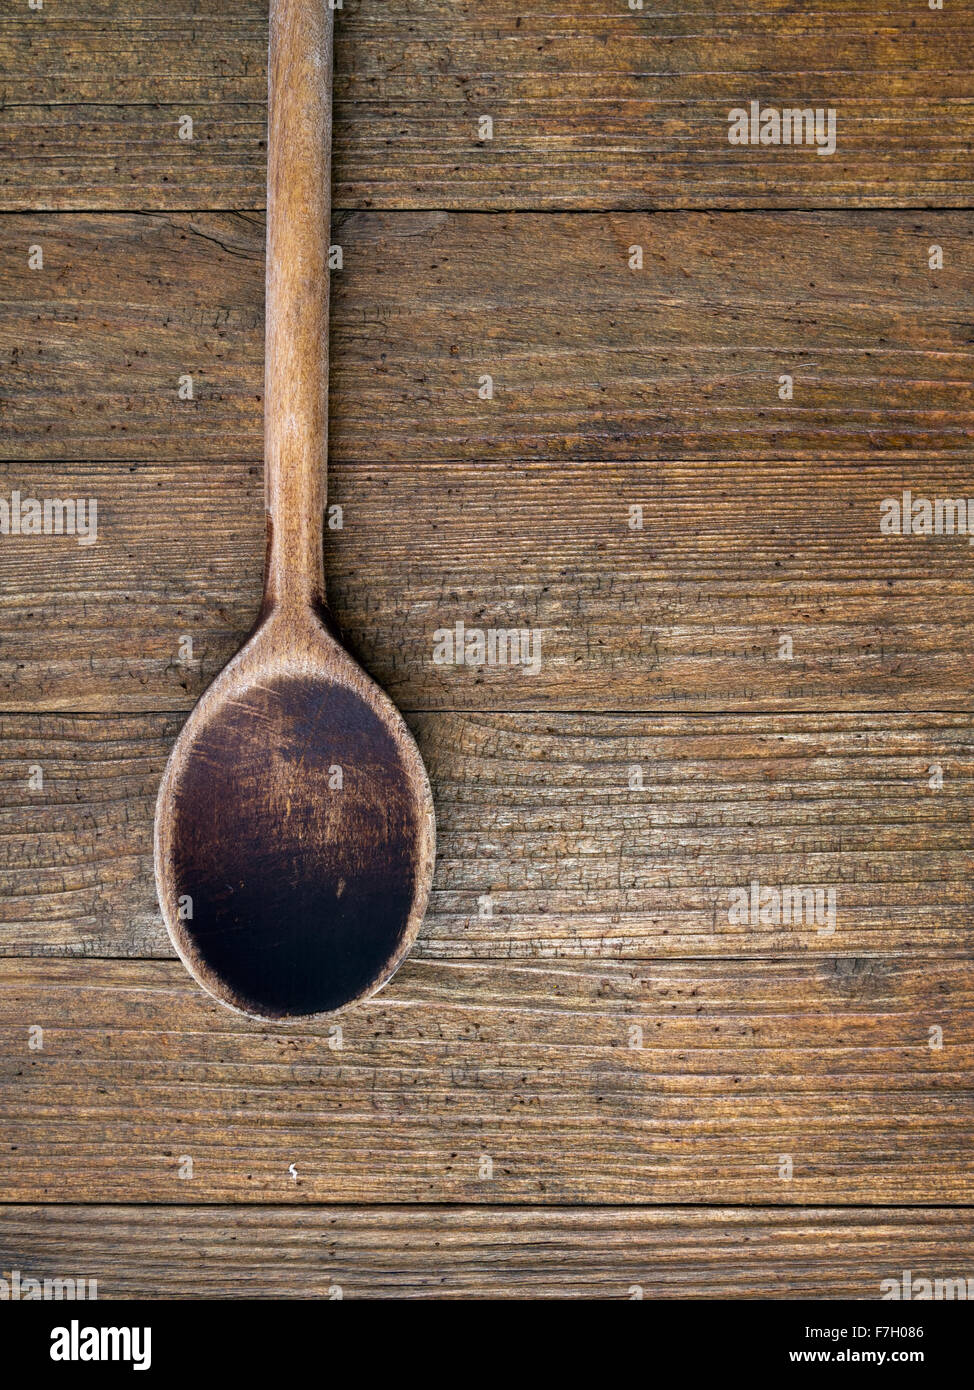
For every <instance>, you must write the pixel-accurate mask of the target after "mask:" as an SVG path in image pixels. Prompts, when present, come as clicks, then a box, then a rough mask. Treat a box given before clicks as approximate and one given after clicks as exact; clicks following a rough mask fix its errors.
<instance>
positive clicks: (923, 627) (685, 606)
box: [0, 457, 974, 711]
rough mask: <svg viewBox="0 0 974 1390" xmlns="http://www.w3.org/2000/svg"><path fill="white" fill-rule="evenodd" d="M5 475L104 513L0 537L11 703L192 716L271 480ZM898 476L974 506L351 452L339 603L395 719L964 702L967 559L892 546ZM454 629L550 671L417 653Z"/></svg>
mask: <svg viewBox="0 0 974 1390" xmlns="http://www.w3.org/2000/svg"><path fill="white" fill-rule="evenodd" d="M0 474H2V475H3V477H4V478H5V480H6V484H7V486H6V488H4V487H2V486H0V493H3V494H4V495H6V496H9V495H10V493H11V492H12V491H13V489H14V488H17V489H19V490H20V491H21V492H22V494H23V496H25V497H27V496H32V497H41V498H45V497H60V498H63V497H65V496H68V497H74V498H79V497H80V498H90V497H94V498H96V499H97V502H98V540H97V543H96V544H95V545H93V546H84V545H79V544H78V542H77V537H75V536H70V535H62V536H57V535H52V536H37V537H34V536H19V537H11V536H4V537H0V709H5V710H42V709H48V710H52V709H63V710H71V711H82V710H105V711H115V710H167V711H168V710H172V711H175V710H180V709H182V710H185V709H188V708H189V707H190V705H191V704H192V703H193V702H194V701H195V700H196V699H197V698H198V697H199V695H200V694H201V693H202V691H203V690H204V689H205V687H206V686H207V684H208V683H209V682H210V681H211V680H212V679H213V677H214V676H215V675H216V673H217V671H218V670H219V669H220V668H221V667H222V666H223V664H224V663H225V662H226V661H227V660H229V658H230V657H231V656H232V654H233V652H234V651H235V650H237V648H238V647H239V646H240V644H241V642H242V640H243V639H244V637H245V635H246V634H247V633H248V632H249V631H250V629H251V627H252V625H253V623H254V620H255V618H256V616H257V613H258V609H259V606H260V585H261V574H262V571H263V562H264V535H263V500H262V485H261V470H260V466H259V465H258V464H256V463H244V462H237V463H225V464H221V465H220V467H219V468H218V469H217V470H214V469H213V467H211V466H206V465H199V464H190V463H181V464H178V465H153V464H120V463H108V464H105V463H102V464H81V465H69V464H57V463H54V464H43V463H41V464H33V463H27V464H10V465H5V466H2V467H0ZM905 486H909V487H912V489H913V491H914V493H915V495H916V496H926V497H942V496H950V497H956V496H959V497H964V496H970V497H972V498H974V461H971V462H964V461H960V460H956V459H955V460H950V461H947V460H945V459H940V460H928V459H924V460H919V459H913V460H911V461H909V462H903V461H899V460H897V459H895V458H889V457H887V458H882V459H873V458H862V459H859V460H850V461H849V463H848V464H828V463H823V462H821V461H816V460H814V459H802V460H799V461H797V462H794V463H789V464H778V463H751V464H747V465H737V464H733V463H730V464H728V463H710V462H701V461H699V460H698V461H689V462H685V463H659V462H656V463H642V464H640V463H636V464H632V465H622V464H610V463H606V464H601V465H598V466H593V465H588V464H569V463H551V464H543V465H529V466H515V465H507V466H505V467H504V468H491V467H490V466H489V465H485V464H478V463H473V462H471V463H454V464H450V463H435V464H419V463H413V464H410V465H409V466H408V467H402V466H400V465H399V464H397V463H395V462H392V463H387V464H382V465H370V466H367V467H366V466H362V467H358V466H355V465H351V464H343V465H339V466H337V467H336V468H334V469H333V470H332V475H331V484H330V500H331V502H332V503H333V504H336V505H339V506H341V507H342V520H343V527H342V529H341V530H331V529H329V530H327V531H326V533H325V557H326V575H327V584H328V591H329V595H330V599H331V604H332V609H333V612H334V614H335V616H336V618H337V620H338V622H339V623H340V625H341V627H342V628H343V630H344V632H345V634H346V638H347V641H348V643H349V645H350V647H351V649H352V650H353V651H354V652H355V653H356V655H357V656H358V657H359V658H360V659H361V660H362V662H363V663H364V665H365V666H366V669H367V670H368V671H369V672H370V673H371V674H372V675H373V676H374V678H375V679H376V680H378V681H379V683H380V684H381V685H382V686H383V687H384V688H385V689H387V690H388V691H389V692H390V694H391V695H392V696H393V698H394V699H395V700H396V701H397V702H398V703H399V704H400V705H403V706H404V707H405V708H407V709H411V710H422V709H437V708H440V709H472V710H475V709H485V708H494V709H529V710H530V709H535V710H545V709H549V710H572V709H575V710H579V709H581V710H586V709H587V710H598V709H617V710H624V709H629V710H658V711H666V710H707V709H712V710H719V709H722V708H724V709H736V710H747V709H751V710H757V709H762V708H763V709H784V708H788V709H802V708H804V709H809V710H820V709H843V708H845V709H850V710H863V709H881V708H885V709H899V710H908V709H911V708H914V709H915V708H924V707H926V708H934V709H957V710H961V711H965V710H968V709H970V706H971V698H972V692H974V661H972V657H971V650H970V646H971V643H970V635H971V632H972V630H974V569H972V561H971V556H972V553H974V552H972V551H971V548H970V546H969V545H968V544H967V538H966V537H964V536H943V537H917V536H895V537H890V536H885V535H882V534H881V533H880V529H879V519H880V503H881V501H882V499H883V498H885V497H889V496H893V497H899V496H900V495H901V492H902V489H903V488H904V487H905ZM633 505H639V506H641V507H642V508H643V529H642V530H641V531H633V530H632V529H630V525H629V521H630V507H631V506H633ZM458 622H462V623H463V624H464V626H465V629H480V630H484V629H490V628H493V629H499V630H509V629H517V630H519V631H520V630H524V631H527V632H529V633H534V634H537V635H536V636H533V637H531V639H530V640H531V643H532V644H533V643H535V642H537V643H540V667H539V668H537V669H533V668H530V669H529V667H526V666H524V665H517V666H512V665H500V664H494V665H490V664H484V665H480V666H468V665H465V664H459V665H458V664H456V663H455V662H453V663H449V662H445V661H438V660H434V656H442V655H443V652H442V651H441V650H438V649H437V642H438V639H436V637H435V634H436V633H437V632H439V631H442V630H444V629H452V630H455V627H456V624H457V623H458ZM783 636H785V637H790V638H791V642H792V647H791V656H790V657H788V656H787V651H788V649H787V647H782V644H781V639H782V637H783ZM187 639H189V640H190V641H191V643H192V647H191V649H190V648H189V647H187V645H186V643H187ZM535 651H536V648H535V646H534V645H532V646H531V652H535ZM782 652H784V653H785V655H784V656H782ZM529 656H530V653H529Z"/></svg>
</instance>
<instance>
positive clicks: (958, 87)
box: [0, 0, 974, 209]
mask: <svg viewBox="0 0 974 1390" xmlns="http://www.w3.org/2000/svg"><path fill="white" fill-rule="evenodd" d="M266 21H267V7H266V4H265V3H259V0H244V3H241V0H200V2H199V3H192V4H190V3H186V2H185V0H183V2H182V3H177V4H163V3H162V2H161V0H133V3H131V4H128V5H126V9H125V14H124V15H121V16H120V15H119V14H118V13H117V10H116V8H115V6H114V5H112V4H111V3H110V2H109V0H79V3H75V4H73V5H72V6H71V7H70V9H69V10H62V9H61V8H60V7H57V6H54V5H48V6H46V7H45V9H44V10H43V11H42V12H37V13H32V12H30V11H28V10H27V8H26V5H20V4H18V3H16V0H4V5H3V9H2V11H0V71H2V72H3V73H4V92H3V95H4V108H3V112H2V125H0V139H2V142H3V145H4V158H3V177H2V180H0V191H2V194H3V199H4V204H5V206H6V207H8V208H17V209H19V208H23V207H24V206H34V207H47V208H132V207H156V208H158V207H168V208H180V207H182V208H186V207H219V208H226V207H234V208H254V207H260V206H262V200H263V196H264V177H263V165H264V144H263V142H264V128H265V113H264V99H265V85H264V62H265V55H266ZM337 32H338V38H337V49H336V54H337V77H336V188H335V193H336V203H337V204H338V206H342V207H388V208H410V207H413V208H416V207H426V208H429V207H433V208H439V207H454V208H457V207H460V208H462V207H470V206H478V207H483V208H518V207H520V208H606V207H628V208H633V207H635V208H640V207H656V206H684V207H701V206H722V207H735V206H738V207H740V206H745V207H746V206H755V207H757V206H761V207H782V206H809V205H818V206H835V205H843V204H848V203H849V202H850V201H855V202H857V203H859V204H860V205H863V206H896V205H900V206H924V205H927V206H929V205H941V206H944V205H952V206H958V205H963V204H964V203H969V202H970V198H971V166H970V159H969V149H970V143H971V139H972V129H974V127H972V114H971V107H970V96H971V81H970V71H971V62H972V54H974V23H972V17H971V13H970V10H969V7H967V6H965V5H962V4H958V5H955V4H952V3H948V4H947V5H946V6H945V7H944V9H943V10H942V11H938V12H932V11H930V10H929V8H928V7H927V6H926V5H923V6H918V5H917V6H908V5H902V6H893V7H891V6H890V5H889V4H887V3H885V0H858V3H857V4H856V5H854V6H849V5H847V4H844V3H842V0H814V3H811V4H803V5H801V6H800V7H796V6H795V5H793V4H792V3H789V0H771V2H770V3H766V4H764V5H762V6H761V8H760V9H759V10H756V9H755V8H754V7H753V5H751V4H749V3H747V2H746V0H724V3H722V4H721V5H720V7H719V8H715V7H714V6H712V5H710V4H708V3H707V0H693V2H692V3H684V4H681V5H679V6H675V5H671V6H663V7H661V6H659V5H654V4H650V3H649V0H647V3H646V6H645V8H644V10H642V11H641V12H640V11H631V10H629V9H628V8H627V7H626V6H625V5H624V4H622V3H616V4H611V5H609V4H606V3H605V0H573V3H572V6H571V8H570V10H569V9H568V8H567V7H563V9H562V11H557V10H555V11H553V10H552V9H551V8H550V7H549V8H544V7H542V8H541V9H540V10H537V11H534V12H532V10H531V9H530V7H528V8H526V7H524V6H522V5H520V4H518V3H515V0H477V3H475V4H474V3H465V4H453V3H449V0H411V3H410V4H409V5H408V6H405V7H404V6H401V5H400V6H397V7H393V6H390V5H381V4H378V5H377V4H373V3H369V0H345V3H344V5H343V9H342V11H341V13H340V14H339V16H338V30H337ZM751 98H754V99H758V100H761V101H763V102H765V103H768V104H772V105H777V106H788V105H799V106H832V107H834V108H835V109H836V111H837V112H838V144H837V150H836V153H835V154H834V155H832V156H831V157H828V158H820V157H818V156H817V155H816V154H815V151H814V150H812V149H808V148H791V149H789V148H778V149H774V150H770V149H758V150H748V149H745V150H742V149H735V148H734V147H732V146H730V145H729V144H728V141H727V113H728V111H729V110H730V109H732V108H734V107H737V106H741V105H746V104H747V102H748V100H749V99H751ZM184 113H189V114H191V115H192V116H193V118H194V138H193V140H192V141H181V140H180V139H178V137H177V128H178V122H179V118H180V116H181V115H182V114H184ZM482 115H490V116H492V118H493V120H494V133H493V139H491V140H486V139H483V138H481V135H480V131H479V128H478V119H479V117H480V116H482Z"/></svg>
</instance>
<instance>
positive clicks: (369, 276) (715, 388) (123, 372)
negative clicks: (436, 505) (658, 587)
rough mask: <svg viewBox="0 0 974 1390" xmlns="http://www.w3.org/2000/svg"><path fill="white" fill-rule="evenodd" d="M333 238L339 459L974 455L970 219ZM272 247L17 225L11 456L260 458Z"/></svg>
mask: <svg viewBox="0 0 974 1390" xmlns="http://www.w3.org/2000/svg"><path fill="white" fill-rule="evenodd" d="M820 162H821V161H820ZM332 234H333V237H334V238H335V239H336V244H341V245H342V248H343V256H344V269H343V270H342V271H341V272H337V271H336V272H335V273H334V274H333V276H332V297H333V303H332V320H333V323H332V341H331V350H332V382H331V387H332V401H333V407H332V421H331V458H332V459H333V460H336V461H339V462H342V461H348V460H355V461H369V462H392V461H396V462H399V463H401V464H406V463H416V462H419V461H428V460H431V459H443V460H475V459H476V460H478V461H482V462H484V463H491V464H496V463H499V462H502V461H510V460H535V459H537V460H544V459H553V458H565V459H570V460H574V461H578V460H582V459H591V460H593V461H597V460H605V459H617V460H623V461H632V460H635V459H652V458H686V457H706V458H712V459H726V458H732V459H740V458H749V459H751V458H754V459H759V458H763V459H769V458H776V459H782V460H790V459H794V458H802V457H806V456H812V457H817V458H842V457H849V456H850V455H855V454H864V453H876V452H882V451H886V452H891V451H896V452H906V453H914V454H919V455H921V456H923V455H927V454H929V453H931V452H935V451H946V452H950V453H952V454H957V455H959V456H962V457H963V458H965V459H967V460H969V459H970V456H971V455H970V437H971V433H972V430H974V409H972V405H974V392H972V386H971V370H970V363H971V345H970V319H971V315H972V312H974V215H972V214H971V213H969V212H937V213H932V212H925V213H903V212H899V213H874V214H864V213H861V212H851V213H850V212H835V213H805V214H802V213H775V214H747V213H740V214H737V213H725V214H719V213H709V214H704V213H658V214H655V215H651V216H650V215H636V214H618V215H614V216H599V215H589V214H583V215H577V216H552V215H547V216H531V215H523V216H508V215H498V216H491V215H484V214H476V213H471V214H461V215H447V214H446V213H413V214H397V215H390V214H355V215H349V216H346V217H344V218H342V219H339V220H338V221H337V222H336V225H335V227H334V228H333V233H332ZM935 244H936V245H940V246H942V247H943V250H944V257H945V260H944V268H943V269H942V270H940V271H932V270H931V269H930V268H929V266H928V252H929V248H930V247H931V246H932V245H935ZM30 246H41V247H42V248H43V252H44V268H43V269H42V270H35V271H30V270H28V269H27V254H28V248H29V247H30ZM632 246H641V247H642V249H643V269H642V270H632V269H630V265H629V256H630V247H632ZM263 253H264V243H263V224H262V221H261V219H260V218H259V217H258V216H256V215H248V216H241V215H237V214H202V213H200V214H186V215H172V216H166V215H163V214H147V215H125V216H114V217H106V216H88V215H85V216H72V217H64V216H56V215H47V216H45V215H23V216H11V217H5V218H3V219H0V360H2V361H3V363H4V380H3V386H2V391H0V421H2V424H3V446H2V452H3V456H4V457H5V458H6V459H9V460H22V459H26V458H35V459H42V458H45V459H53V458H62V459H76V460H81V459H85V460H91V461H93V462H94V461H99V460H103V459H109V458H112V459H119V460H123V461H132V460H136V459H142V460H149V461H174V460H177V459H178V460H186V461H197V462H198V461H201V460H204V459H239V458H241V457H244V458H256V457H258V456H259V455H260V452H261V438H262V428H261V420H262V411H263V390H262V381H263V334H262V318H261V302H262V279H263ZM187 374H188V375H191V376H192V377H193V390H194V398H193V400H191V401H190V400H180V399H179V397H178V388H179V381H180V377H182V376H184V375H187ZM783 374H784V375H790V376H792V378H793V381H794V396H793V398H792V399H791V400H787V401H782V400H781V399H780V398H779V395H778V391H779V377H780V376H781V375H783ZM484 375H490V376H491V377H492V378H493V383H494V385H493V389H494V396H493V399H492V400H483V399H481V398H480V394H479V392H480V386H479V383H480V382H481V379H482V377H483V376H484Z"/></svg>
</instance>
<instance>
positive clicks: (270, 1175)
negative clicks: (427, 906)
mask: <svg viewBox="0 0 974 1390" xmlns="http://www.w3.org/2000/svg"><path fill="white" fill-rule="evenodd" d="M972 1003H974V972H972V968H971V963H970V959H969V957H967V958H965V959H956V960H943V961H939V962H933V961H929V960H922V961H910V960H907V959H898V958H894V957H891V956H887V957H885V958H878V957H872V958H859V959H847V958H846V959H841V958H822V959H805V960H795V959H791V960H784V959H779V960H760V961H741V960H732V961H696V962H690V961H674V962H665V961H655V962H653V963H651V964H649V963H646V964H636V963H621V962H609V961H606V960H603V961H600V962H590V963H583V962H575V963H571V964H568V963H565V962H560V963H558V964H521V965H516V964H513V963H510V964H509V963H504V962H486V961H485V962H468V963H460V962H457V961H452V962H435V961H421V960H417V959H416V958H415V957H411V958H410V959H409V960H408V961H407V962H406V964H405V965H404V966H403V968H402V969H401V970H400V971H399V973H398V974H397V975H396V976H395V978H394V980H393V981H392V982H391V983H390V985H389V986H388V987H387V989H386V990H385V991H383V993H382V994H380V995H377V996H376V997H375V998H374V999H372V1000H370V1001H368V1002H366V1003H363V1004H360V1005H358V1006H356V1007H355V1008H353V1009H351V1010H349V1011H348V1013H347V1014H346V1015H345V1016H344V1018H343V1019H342V1021H341V1038H340V1041H341V1047H340V1048H339V1047H338V1046H337V1043H338V1041H339V1038H338V1037H337V1036H336V1035H335V1034H334V1033H329V1027H333V1026H334V1025H333V1024H332V1025H329V1024H328V1023H327V1022H324V1023H319V1024H314V1023H311V1022H302V1023H300V1024H296V1025H293V1026H291V1027H290V1028H277V1029H268V1028H266V1027H263V1026H260V1025H257V1024H251V1023H248V1022H247V1021H246V1020H243V1019H240V1018H238V1017H236V1016H235V1015H232V1014H230V1013H228V1012H227V1010H225V1009H223V1008H221V1006H220V1005H218V1004H216V1003H214V1002H213V1001H212V1000H210V999H208V998H207V997H206V996H205V995H204V994H203V993H202V992H201V991H200V990H199V988H198V987H197V986H196V985H195V983H194V982H193V981H192V980H191V979H190V978H189V977H188V976H187V974H186V972H185V970H184V969H183V967H182V965H180V964H179V963H178V962H168V961H156V962H149V961H107V960H102V961H95V960H86V961H53V960H48V961H29V960H7V961H4V962H3V964H2V967H0V1042H2V1048H0V1077H2V1087H0V1132H2V1134H3V1141H2V1143H0V1195H2V1196H3V1198H4V1199H5V1200H7V1201H26V1202H46V1201H94V1202H110V1201H127V1200H130V1199H131V1197H132V1195H133V1194H137V1196H138V1200H139V1201H141V1202H173V1203H178V1204H181V1203H186V1202H204V1201H261V1200H267V1201H276V1202H296V1201H297V1202H304V1201H307V1202H331V1201H343V1202H397V1203H398V1202H417V1201H449V1202H475V1203H486V1204H492V1203H498V1202H535V1203H540V1204H550V1203H596V1204H598V1203H630V1202H645V1203H649V1202H652V1203H660V1202H664V1203H670V1202H694V1203H704V1204H707V1205H717V1206H719V1205H721V1204H722V1203H734V1204H738V1203H749V1204H756V1205H762V1204H770V1205H781V1204H788V1205H793V1204H803V1203H816V1204H833V1205H842V1204H847V1203H852V1204H869V1205H872V1204H891V1205H903V1204H915V1203H921V1204H929V1205H951V1204H955V1203H960V1204H963V1203H968V1204H969V1203H970V1202H971V1198H972V1195H974V1194H972V1185H971V1171H970V1150H971V1144H972V1142H974V1117H972V1113H971V1107H970V1105H969V1098H970V1088H971V1063H972V1061H974V1030H972V1017H974V1013H972ZM634 1027H638V1028H639V1029H641V1030H642V1031H641V1034H634V1033H633V1031H632V1030H633V1028H634ZM935 1027H940V1028H942V1029H943V1046H942V1048H941V1049H940V1050H936V1049H935V1048H933V1047H931V1046H930V1037H931V1034H930V1030H931V1028H935ZM31 1028H34V1029H36V1028H40V1029H42V1030H43V1050H36V1048H35V1050H31V1049H30V1046H29V1043H30V1039H31V1033H30V1029H31ZM33 1036H34V1037H35V1038H36V1037H37V1036H38V1035H37V1034H36V1033H35V1034H34V1035H33ZM634 1040H635V1041H639V1042H641V1043H642V1046H641V1047H634V1046H633V1045H632V1044H633V1041H634ZM782 1155H791V1159H792V1162H793V1176H792V1178H791V1180H790V1181H785V1180H783V1179H782V1177H780V1176H779V1167H780V1165H781V1163H782V1161H783V1160H782ZM484 1156H486V1157H488V1158H489V1159H490V1160H491V1164H492V1175H490V1176H487V1170H486V1168H485V1166H484V1164H483V1159H484ZM187 1157H188V1158H190V1159H191V1160H192V1172H193V1176H192V1178H189V1177H184V1178H180V1177H179V1176H178V1174H179V1170H180V1167H181V1166H182V1167H184V1168H185V1165H184V1164H183V1159H184V1158H187ZM292 1164H293V1165H294V1166H295V1167H296V1168H297V1171H298V1178H297V1179H294V1178H293V1176H292V1175H291V1172H290V1165H292Z"/></svg>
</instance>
